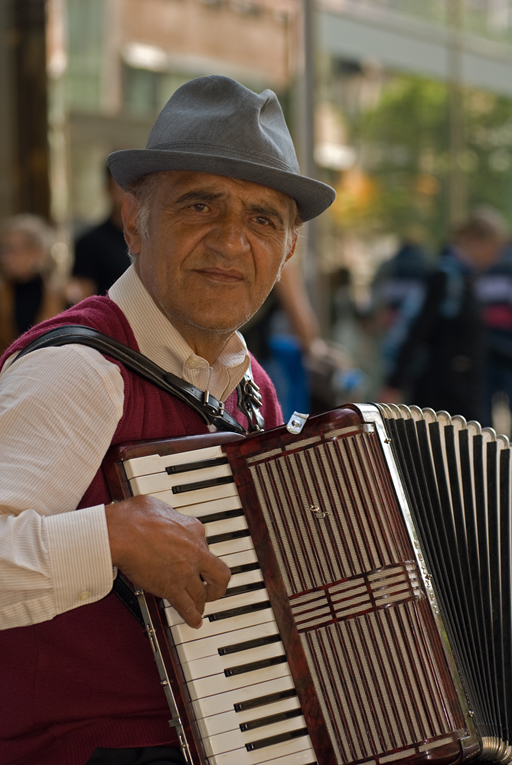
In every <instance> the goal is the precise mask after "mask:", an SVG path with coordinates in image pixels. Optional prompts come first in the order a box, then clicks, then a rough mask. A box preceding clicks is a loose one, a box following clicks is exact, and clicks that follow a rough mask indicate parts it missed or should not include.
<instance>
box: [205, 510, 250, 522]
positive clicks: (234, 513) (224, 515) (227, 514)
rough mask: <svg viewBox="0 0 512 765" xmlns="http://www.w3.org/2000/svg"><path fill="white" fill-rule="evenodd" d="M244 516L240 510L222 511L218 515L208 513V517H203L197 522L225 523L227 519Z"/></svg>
mask: <svg viewBox="0 0 512 765" xmlns="http://www.w3.org/2000/svg"><path fill="white" fill-rule="evenodd" d="M243 514H244V511H243V510H242V508H241V507H240V508H237V509H236V510H224V511H221V512H218V513H210V515H203V516H202V517H201V518H200V519H199V520H200V521H201V523H214V522H215V521H226V520H228V519H229V518H240V516H241V515H243Z"/></svg>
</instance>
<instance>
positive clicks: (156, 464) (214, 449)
mask: <svg viewBox="0 0 512 765" xmlns="http://www.w3.org/2000/svg"><path fill="white" fill-rule="evenodd" d="M219 457H225V454H224V452H223V451H222V447H221V446H208V447H206V448H204V449H193V450H191V451H188V452H179V453H178V454H168V455H165V456H161V455H159V454H150V455H147V456H146V457H132V458H131V459H129V460H126V462H125V463H124V468H125V472H126V475H127V477H128V478H135V477H136V476H140V475H148V474H149V473H160V472H163V471H165V468H166V467H171V466H175V465H188V464H193V463H194V462H200V461H201V462H202V461H203V460H211V459H218V458H219Z"/></svg>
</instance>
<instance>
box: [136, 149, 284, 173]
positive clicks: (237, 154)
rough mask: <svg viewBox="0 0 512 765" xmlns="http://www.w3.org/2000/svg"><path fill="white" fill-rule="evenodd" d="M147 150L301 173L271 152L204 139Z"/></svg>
mask: <svg viewBox="0 0 512 765" xmlns="http://www.w3.org/2000/svg"><path fill="white" fill-rule="evenodd" d="M146 151H172V152H176V153H178V154H187V153H194V154H201V155H204V156H208V157H219V158H222V159H240V160H245V161H246V162H258V163H260V162H263V163H264V165H266V166H267V167H273V168H275V169H276V170H283V171H284V172H287V173H292V174H295V175H298V174H299V168H298V167H297V168H293V167H290V165H288V164H287V163H286V162H281V160H279V159H277V158H276V157H272V156H269V154H265V153H263V152H260V151H247V150H244V151H239V150H237V149H234V148H232V147H231V146H230V147H229V148H228V147H226V146H222V145H220V144H215V143H206V142H203V141H201V143H199V142H196V141H180V142H179V143H161V144H156V145H155V146H147V147H146Z"/></svg>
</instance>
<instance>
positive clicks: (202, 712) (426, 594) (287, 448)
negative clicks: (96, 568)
mask: <svg viewBox="0 0 512 765" xmlns="http://www.w3.org/2000/svg"><path fill="white" fill-rule="evenodd" d="M209 464H210V465H211V468H212V470H215V471H216V472H215V475H213V474H212V475H211V477H210V474H209V473H208V472H207V468H208V465H209ZM205 471H206V472H205ZM219 471H220V472H219ZM105 472H106V475H107V478H108V480H109V485H110V486H111V490H112V494H113V497H114V498H121V497H124V496H130V495H131V494H138V493H153V494H154V495H155V496H160V497H161V498H162V499H163V500H164V501H167V502H168V503H169V504H171V505H173V506H174V507H176V508H177V509H179V510H180V511H181V512H185V513H186V514H190V515H195V516H197V517H199V518H201V520H203V522H204V523H205V525H206V533H207V539H208V542H209V544H210V549H212V551H213V552H215V553H216V554H218V555H221V556H222V557H224V559H225V560H226V562H227V563H228V565H230V567H231V568H232V572H233V577H232V582H231V583H230V587H229V589H228V592H227V594H226V597H225V598H223V599H222V600H221V601H218V602H217V603H210V604H208V606H207V611H206V613H205V619H204V626H203V627H202V628H201V630H199V631H195V630H190V629H189V628H188V627H187V625H185V624H184V623H183V622H182V620H181V619H180V617H179V616H178V615H177V614H176V612H175V611H174V610H173V609H172V608H171V607H170V606H169V604H166V603H165V602H163V603H162V602H159V601H158V599H154V598H152V597H151V596H148V595H146V596H145V597H144V595H143V594H142V593H141V594H140V600H141V603H142V606H143V611H144V612H145V615H146V623H148V624H149V629H150V631H151V633H152V634H154V636H155V640H154V642H153V647H154V650H155V653H156V658H157V663H158V665H159V668H160V669H161V675H162V678H163V682H164V683H165V682H168V683H169V686H170V688H169V694H170V703H171V709H173V710H174V712H175V713H176V716H178V717H179V718H181V720H180V723H179V724H180V726H181V727H180V731H182V732H183V738H184V751H186V753H187V756H189V757H190V759H191V761H192V762H193V763H194V764H196V763H197V764H199V763H201V764H203V765H206V764H208V765H245V764H246V763H247V765H257V764H258V763H264V762H269V763H270V762H275V763H277V764H278V765H292V764H293V765H308V764H312V763H317V764H318V765H345V764H346V765H348V764H349V763H358V764H359V763H361V764H363V763H364V765H381V763H382V764H384V763H393V762H415V763H416V762H417V763H427V762H435V763H457V762H462V761H464V760H469V759H475V758H476V757H478V758H485V759H487V760H488V761H494V762H507V761H510V760H511V759H512V754H511V749H510V746H509V741H510V733H509V727H510V723H511V709H512V699H511V688H512V685H511V666H510V663H511V656H512V634H511V633H512V625H511V603H510V595H511V551H510V547H511V529H510V514H511V494H510V476H511V462H510V446H509V442H508V439H506V438H505V437H504V436H496V434H495V433H494V432H493V431H492V430H490V429H482V428H481V427H480V426H479V425H478V424H477V423H466V422H465V421H464V420H463V418H460V417H450V415H448V414H446V413H442V412H440V413H437V414H436V413H434V412H433V411H431V410H421V409H418V408H416V407H411V408H407V407H398V406H384V405H377V406H375V405H347V406H345V407H342V408H340V409H336V410H334V411H332V412H328V413H326V414H323V415H319V416H316V417H312V418H310V419H308V420H307V422H306V424H305V425H304V427H303V428H302V430H301V432H300V433H295V434H294V433H290V432H289V431H288V430H287V428H286V427H282V428H276V429H273V430H270V431H266V432H263V433H261V434H257V435H254V436H250V437H247V438H244V437H240V436H233V435H231V434H227V435H226V434H210V435H208V436H204V437H193V438H190V439H172V440H169V441H162V442H153V443H151V444H143V445H133V444H130V445H127V446H126V447H117V448H116V449H115V451H114V452H112V453H111V454H110V455H109V457H108V459H107V461H106V464H105ZM171 691H172V692H171ZM173 705H174V706H173Z"/></svg>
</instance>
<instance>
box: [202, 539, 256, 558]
mask: <svg viewBox="0 0 512 765" xmlns="http://www.w3.org/2000/svg"><path fill="white" fill-rule="evenodd" d="M208 549H209V550H210V552H211V553H213V554H214V555H216V556H217V557H218V558H221V557H223V556H224V555H232V554H233V553H236V552H244V550H253V549H254V545H253V543H252V539H251V537H240V538H239V539H228V540H227V541H226V542H215V544H209V545H208Z"/></svg>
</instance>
